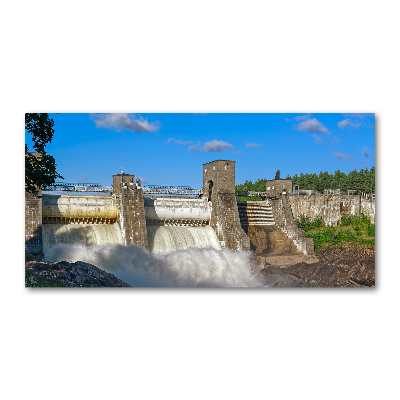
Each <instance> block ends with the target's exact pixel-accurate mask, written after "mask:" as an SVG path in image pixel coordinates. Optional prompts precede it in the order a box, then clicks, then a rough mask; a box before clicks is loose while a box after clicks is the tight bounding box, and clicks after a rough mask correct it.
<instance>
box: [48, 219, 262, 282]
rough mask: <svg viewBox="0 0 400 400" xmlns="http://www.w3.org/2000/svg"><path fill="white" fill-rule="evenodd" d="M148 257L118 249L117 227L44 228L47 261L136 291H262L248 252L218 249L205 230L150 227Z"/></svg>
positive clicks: (211, 234)
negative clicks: (84, 267)
mask: <svg viewBox="0 0 400 400" xmlns="http://www.w3.org/2000/svg"><path fill="white" fill-rule="evenodd" d="M148 239H149V249H150V252H149V251H147V250H145V249H144V248H142V247H139V246H136V245H128V246H124V245H122V237H121V231H120V228H119V226H118V224H113V225H101V224H99V225H96V224H44V225H43V249H44V253H45V258H46V259H47V260H48V261H72V262H75V261H84V262H87V263H90V264H92V265H95V266H97V267H98V268H101V269H103V270H104V271H107V272H110V273H112V274H113V275H115V276H116V277H118V278H120V279H122V280H123V281H124V282H127V283H129V284H131V285H132V286H136V287H157V286H158V287H159V286H167V287H168V286H169V287H257V286H262V284H261V279H260V276H259V274H258V268H257V266H256V264H255V259H254V257H253V255H252V253H250V252H237V251H232V250H228V249H221V246H220V244H219V241H218V238H217V236H216V233H215V231H214V230H213V229H212V228H211V227H210V226H206V227H186V226H149V227H148Z"/></svg>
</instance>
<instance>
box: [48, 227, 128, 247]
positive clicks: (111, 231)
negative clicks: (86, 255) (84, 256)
mask: <svg viewBox="0 0 400 400" xmlns="http://www.w3.org/2000/svg"><path fill="white" fill-rule="evenodd" d="M42 232H43V249H44V252H46V251H47V250H48V249H50V248H51V247H54V246H56V245H58V244H75V243H79V244H84V245H105V244H122V237H121V230H120V228H119V226H118V224H112V225H106V224H43V227H42Z"/></svg>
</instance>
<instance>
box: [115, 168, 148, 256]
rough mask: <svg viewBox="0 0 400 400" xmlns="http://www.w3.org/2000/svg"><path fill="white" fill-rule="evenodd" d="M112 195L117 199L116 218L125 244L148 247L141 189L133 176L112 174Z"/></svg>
mask: <svg viewBox="0 0 400 400" xmlns="http://www.w3.org/2000/svg"><path fill="white" fill-rule="evenodd" d="M113 195H114V196H115V198H116V200H117V205H118V219H117V222H118V224H119V226H120V228H121V233H122V239H123V243H124V244H125V245H128V244H136V245H138V246H141V247H144V248H145V249H147V248H148V241H147V228H146V217H145V212H144V198H143V189H142V188H141V187H140V186H139V185H138V184H137V183H135V176H134V175H128V174H118V175H113Z"/></svg>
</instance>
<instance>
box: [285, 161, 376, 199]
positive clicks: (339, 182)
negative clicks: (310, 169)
mask: <svg viewBox="0 0 400 400" xmlns="http://www.w3.org/2000/svg"><path fill="white" fill-rule="evenodd" d="M286 178H288V179H292V181H293V185H299V186H300V189H303V190H318V191H319V192H322V191H323V190H324V189H340V190H341V192H345V191H346V190H360V191H363V192H365V193H370V192H371V190H372V192H373V193H375V167H374V166H372V167H371V169H370V170H368V168H365V169H362V170H360V171H357V170H354V171H351V172H349V173H348V174H345V173H344V172H341V171H340V170H337V171H336V172H335V173H334V174H330V173H329V172H322V171H321V172H320V173H319V174H318V175H317V174H316V173H313V174H300V176H297V174H296V175H294V176H292V177H290V176H289V175H288V176H287V177H286Z"/></svg>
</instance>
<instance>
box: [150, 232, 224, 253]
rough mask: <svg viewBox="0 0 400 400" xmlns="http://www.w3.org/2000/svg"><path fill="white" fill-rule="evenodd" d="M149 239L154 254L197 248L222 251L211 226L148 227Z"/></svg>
mask: <svg viewBox="0 0 400 400" xmlns="http://www.w3.org/2000/svg"><path fill="white" fill-rule="evenodd" d="M147 238H148V240H149V250H150V251H152V252H155V253H157V252H163V251H174V250H182V249H188V248H190V247H196V248H212V249H216V250H220V249H221V245H220V243H219V240H218V238H217V235H216V233H215V231H214V229H213V228H211V226H204V227H197V226H196V227H191V226H148V227H147Z"/></svg>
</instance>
